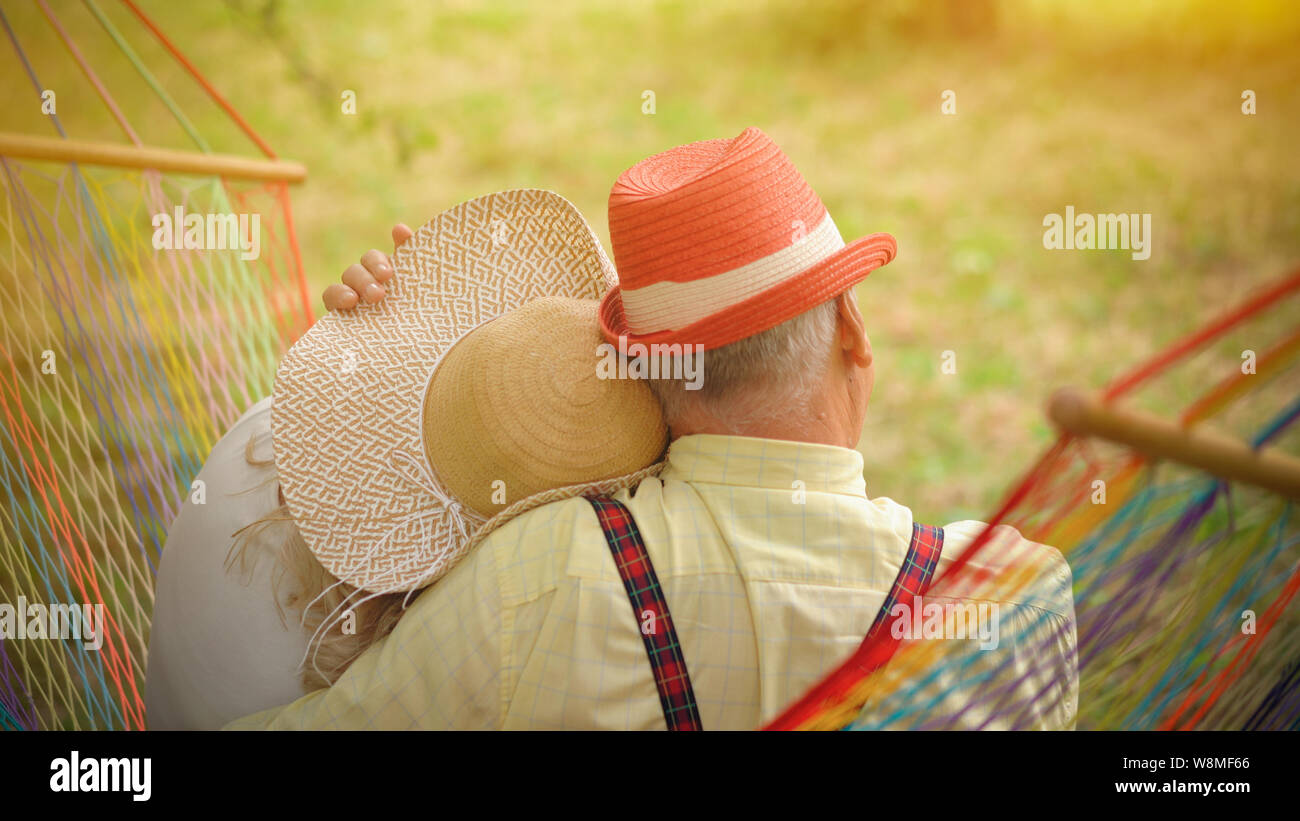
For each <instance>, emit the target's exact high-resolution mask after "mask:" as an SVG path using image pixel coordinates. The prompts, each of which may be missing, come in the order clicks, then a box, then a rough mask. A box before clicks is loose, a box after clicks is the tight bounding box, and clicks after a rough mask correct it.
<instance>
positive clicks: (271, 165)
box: [0, 132, 307, 183]
mask: <svg viewBox="0 0 1300 821" xmlns="http://www.w3.org/2000/svg"><path fill="white" fill-rule="evenodd" d="M0 156H5V157H21V158H23V159H28V160H51V161H54V162H76V163H83V164H85V165H111V166H117V167H121V168H153V169H156V170H158V171H169V172H173V173H179V174H195V175H199V176H217V177H228V178H232V179H244V180H261V181H264V182H287V183H300V182H302V181H303V180H305V179H307V167H306V166H305V165H303V164H302V163H296V162H291V161H289V160H259V159H250V158H248V157H237V156H234V155H231V154H203V153H200V152H197V151H176V150H174V149H170V148H147V147H145V148H137V147H135V146H130V145H120V144H117V143H99V142H88V141H86V140H65V139H62V138H57V137H33V136H29V135H27V134H10V133H7V132H0Z"/></svg>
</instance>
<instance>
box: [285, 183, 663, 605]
mask: <svg viewBox="0 0 1300 821" xmlns="http://www.w3.org/2000/svg"><path fill="white" fill-rule="evenodd" d="M393 266H394V269H395V270H396V274H397V275H396V277H395V278H394V280H393V281H392V282H391V283H390V284H389V286H388V295H387V297H386V298H385V299H384V300H382V301H381V302H379V303H377V304H374V305H361V306H359V307H357V308H356V309H354V310H351V311H347V312H343V313H331V314H329V315H327V316H325V317H323V318H322V319H320V321H318V322H317V323H316V324H315V325H314V326H312V328H311V329H310V330H308V331H307V333H306V334H304V335H303V336H302V338H301V339H299V340H298V342H297V343H295V344H294V345H293V347H292V348H291V349H290V350H289V352H288V353H287V354H286V355H285V357H284V359H283V360H282V361H281V363H280V368H279V370H278V371H277V373H276V382H275V392H274V399H273V404H272V416H271V430H272V437H273V442H274V448H275V463H276V468H277V470H278V472H279V478H280V484H281V489H282V491H283V494H284V498H285V502H286V504H287V505H288V507H289V511H290V513H291V514H292V515H293V518H294V521H295V522H296V524H297V526H298V528H299V529H300V531H301V532H302V535H303V538H304V540H305V542H306V544H307V546H308V548H309V549H310V550H311V552H312V553H313V554H314V555H315V557H316V558H317V559H318V560H319V561H320V563H321V564H322V565H323V566H324V567H325V569H326V570H328V571H329V572H330V573H332V574H333V575H334V576H335V577H337V578H338V579H339V580H341V581H343V582H346V583H348V584H351V585H353V586H355V587H358V588H361V589H363V590H367V591H370V592H373V593H391V592H398V591H409V590H415V589H418V588H420V587H423V586H425V585H428V584H430V583H432V582H434V581H436V580H437V579H438V578H440V577H441V576H442V575H444V574H445V573H447V572H448V571H449V570H450V569H451V568H452V567H453V566H454V565H455V564H456V562H457V561H458V560H459V559H460V558H461V557H463V556H464V555H465V554H466V553H467V552H468V551H469V550H470V549H471V548H472V547H473V546H474V545H475V544H477V543H478V542H479V541H481V540H482V538H483V537H484V536H485V535H486V534H487V533H489V532H491V530H493V529H494V528H495V527H498V526H500V525H501V524H504V523H505V522H506V521H508V520H510V519H511V518H513V517H515V516H517V515H519V514H520V513H522V512H524V511H526V510H530V509H532V508H533V507H536V506H538V505H540V504H544V503H546V502H548V501H552V500H555V499H560V498H566V497H570V496H574V495H578V494H585V493H611V492H614V491H615V490H617V489H619V488H621V487H627V486H629V485H631V484H635V483H636V482H638V481H640V479H641V478H644V477H645V476H647V475H650V474H652V473H654V472H655V471H656V470H657V468H658V465H657V464H656V461H657V459H658V458H659V457H660V456H661V455H662V452H663V449H664V446H665V444H666V440H667V430H666V426H665V425H664V422H663V417H662V411H661V410H660V409H659V406H658V403H657V402H656V401H654V397H653V395H652V394H651V393H650V391H649V388H648V387H647V386H646V385H645V384H644V383H641V382H637V381H627V380H604V379H598V378H597V375H596V374H597V367H596V364H597V356H598V352H597V346H598V345H599V344H600V342H601V336H600V330H599V320H598V302H596V300H598V299H599V297H600V296H601V294H603V293H604V292H605V291H606V290H607V288H608V287H609V286H610V285H611V284H612V283H613V282H615V281H616V280H615V276H614V272H613V267H612V266H611V264H610V262H609V260H608V258H607V257H606V255H605V253H604V250H603V249H602V248H601V246H600V242H599V241H598V240H597V239H596V237H595V235H594V234H593V233H592V231H591V228H590V226H589V225H588V224H587V222H586V221H585V220H584V219H583V217H582V215H581V214H580V213H579V212H578V211H577V209H576V208H575V207H574V206H573V205H572V204H571V203H569V202H568V201H567V200H565V199H564V198H562V197H560V196H559V195H557V194H554V193H552V192H549V191H542V190H536V189H523V190H515V191H502V192H499V193H496V194H490V195H488V196H485V197H479V198H477V199H474V200H470V201H468V202H464V203H461V204H460V205H458V206H456V207H454V208H452V209H450V210H448V211H445V212H443V213H442V214H439V215H438V216H436V217H434V218H433V219H432V220H430V221H429V222H428V223H427V224H425V225H424V226H423V227H421V228H420V229H419V230H418V231H416V232H415V234H414V236H412V237H411V238H410V239H409V240H407V241H406V242H405V243H403V244H402V246H401V247H400V248H398V249H397V251H396V253H395V254H394V255H393ZM553 297H563V298H566V299H558V300H557V299H549V298H553ZM524 306H527V308H526V309H525V307H524ZM520 309H523V310H520ZM557 337H562V338H563V339H564V342H565V344H548V339H555V338H557ZM462 340H469V341H467V342H466V344H465V345H464V346H460V345H458V343H459V342H461V341H462ZM524 348H527V350H524ZM444 360H445V361H446V367H440V365H441V364H442V363H443V362H444ZM539 419H540V420H546V421H547V424H537V422H536V420H539ZM551 422H553V423H551ZM430 438H433V439H434V440H435V441H429V440H430ZM460 440H464V441H460ZM593 442H599V443H600V444H599V445H596V446H593V444H592V443H593ZM520 454H523V455H522V456H520ZM434 458H436V459H438V460H441V461H442V462H443V463H444V466H445V470H444V471H443V472H440V471H439V469H438V465H437V464H435V463H434V461H433V459H434ZM444 473H445V475H443V474H444ZM449 480H450V481H449ZM498 483H499V484H498ZM488 486H490V487H491V489H492V490H493V491H494V492H493V493H491V494H485V492H484V491H485V488H486V487H488ZM498 490H500V491H501V497H503V498H498V496H497V494H496V493H495V491H498ZM493 502H499V504H493Z"/></svg>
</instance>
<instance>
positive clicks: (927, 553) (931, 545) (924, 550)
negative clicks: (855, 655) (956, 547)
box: [867, 522, 943, 637]
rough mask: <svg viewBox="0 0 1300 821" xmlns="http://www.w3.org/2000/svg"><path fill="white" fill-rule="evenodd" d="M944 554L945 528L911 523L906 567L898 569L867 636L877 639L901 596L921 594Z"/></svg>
mask: <svg viewBox="0 0 1300 821" xmlns="http://www.w3.org/2000/svg"><path fill="white" fill-rule="evenodd" d="M940 553H943V528H941V527H932V526H931V525H923V524H917V523H916V522H912V541H911V542H909V543H908V545H907V555H906V556H905V557H904V558H903V566H902V567H900V568H899V569H898V576H897V577H896V578H895V579H894V584H893V586H892V587H890V588H889V595H887V596H885V603H884V604H883V605H881V607H880V611H879V612H878V613H876V620H875V621H873V622H872V623H871V629H870V630H869V631H867V636H869V637H870V636H874V635H875V634H876V631H878V630H880V628H881V627H883V626H884V625H885V623H886V621H887V620H888V618H889V611H890V610H892V609H893V607H894V605H895V604H897V603H898V600H899V599H900V598H901V597H902V595H903V593H904V592H906V593H908V594H909V598H908V601H911V596H915V595H917V594H918V593H920V592H921V591H922V590H923V589H924V588H925V586H926V585H927V584H929V583H930V579H931V578H932V577H933V576H934V569H935V568H936V567H938V566H939V554H940Z"/></svg>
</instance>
